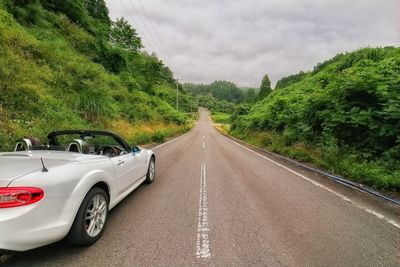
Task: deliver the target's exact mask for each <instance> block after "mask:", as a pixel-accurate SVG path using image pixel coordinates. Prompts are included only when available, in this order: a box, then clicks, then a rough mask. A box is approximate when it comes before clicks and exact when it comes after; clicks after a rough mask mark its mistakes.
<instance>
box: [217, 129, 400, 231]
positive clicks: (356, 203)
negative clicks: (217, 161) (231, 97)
mask: <svg viewBox="0 0 400 267" xmlns="http://www.w3.org/2000/svg"><path fill="white" fill-rule="evenodd" d="M222 136H223V137H225V138H226V139H227V140H229V141H231V142H232V143H234V144H236V145H238V146H240V147H242V148H244V149H246V150H248V151H250V152H252V153H254V154H256V155H258V156H260V157H262V158H264V159H266V160H268V161H269V162H271V163H273V164H275V165H277V166H279V167H281V168H283V169H285V170H287V171H288V172H291V173H293V174H295V175H297V176H299V177H300V178H303V179H304V180H306V181H308V182H310V183H312V184H313V185H315V186H318V187H320V188H322V189H324V190H326V191H328V192H330V193H332V194H334V195H335V196H337V197H340V198H341V199H343V200H344V201H346V202H349V203H351V204H352V205H353V206H355V207H357V208H359V209H361V210H364V211H365V212H367V213H369V214H372V215H374V216H376V217H377V218H379V219H381V220H384V221H386V222H387V223H390V224H391V225H393V226H394V227H396V228H399V229H400V223H398V222H396V221H394V220H392V219H389V218H387V217H386V216H385V215H383V214H381V213H379V212H376V211H373V210H371V209H368V208H366V207H364V206H363V205H361V204H359V203H358V202H356V201H354V200H352V199H350V198H348V197H346V196H344V195H342V194H340V193H338V192H336V191H334V190H332V189H330V188H328V187H326V186H324V185H322V184H320V183H318V182H316V181H314V180H312V179H311V178H308V177H306V176H304V175H303V174H300V173H298V172H296V171H294V170H292V169H290V168H288V167H286V166H284V165H282V164H280V163H278V162H276V161H274V160H272V159H270V158H268V157H266V156H264V155H261V154H260V153H257V152H255V151H254V150H251V149H250V148H248V147H246V146H244V145H242V144H239V143H237V142H235V141H233V140H232V139H230V138H228V137H226V136H224V135H222Z"/></svg>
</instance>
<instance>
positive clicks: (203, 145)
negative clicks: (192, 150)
mask: <svg viewBox="0 0 400 267" xmlns="http://www.w3.org/2000/svg"><path fill="white" fill-rule="evenodd" d="M202 147H203V149H205V148H206V144H205V143H204V141H203V144H202Z"/></svg>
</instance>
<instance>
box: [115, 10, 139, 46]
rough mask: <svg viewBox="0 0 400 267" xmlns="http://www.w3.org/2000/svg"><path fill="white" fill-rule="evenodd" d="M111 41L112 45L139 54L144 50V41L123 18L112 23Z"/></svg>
mask: <svg viewBox="0 0 400 267" xmlns="http://www.w3.org/2000/svg"><path fill="white" fill-rule="evenodd" d="M110 41H111V43H112V44H114V45H116V46H119V47H121V48H124V49H129V50H131V51H134V52H137V51H138V50H139V49H140V48H142V47H143V46H142V41H141V39H140V37H139V36H138V35H137V33H136V30H135V29H134V28H132V26H131V25H129V23H128V21H126V20H125V19H124V18H123V17H122V18H119V19H117V20H116V21H114V22H113V23H112V27H111V32H110Z"/></svg>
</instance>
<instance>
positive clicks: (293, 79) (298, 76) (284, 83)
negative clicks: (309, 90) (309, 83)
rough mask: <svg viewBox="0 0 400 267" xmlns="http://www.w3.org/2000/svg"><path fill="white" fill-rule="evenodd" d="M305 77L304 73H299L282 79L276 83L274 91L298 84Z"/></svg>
mask: <svg viewBox="0 0 400 267" xmlns="http://www.w3.org/2000/svg"><path fill="white" fill-rule="evenodd" d="M305 75H306V73H305V72H304V71H300V72H299V73H298V74H294V75H289V76H287V77H283V78H282V79H280V80H279V81H278V82H277V83H276V86H275V89H280V88H284V87H288V86H289V85H291V84H293V83H296V82H299V81H301V80H302V79H304V76H305Z"/></svg>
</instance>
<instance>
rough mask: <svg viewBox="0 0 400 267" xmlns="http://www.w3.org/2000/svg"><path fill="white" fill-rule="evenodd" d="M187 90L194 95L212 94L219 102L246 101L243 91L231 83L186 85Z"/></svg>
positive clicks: (217, 82)
mask: <svg viewBox="0 0 400 267" xmlns="http://www.w3.org/2000/svg"><path fill="white" fill-rule="evenodd" d="M184 86H185V89H186V90H187V91H189V92H191V93H192V94H194V95H200V94H201V95H207V94H212V96H214V97H215V98H217V99H219V100H225V101H229V102H232V103H240V102H243V101H244V100H245V94H244V92H243V90H241V89H240V88H239V87H237V86H236V85H235V84H234V83H232V82H229V81H215V82H213V83H211V84H189V83H187V84H185V85H184Z"/></svg>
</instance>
